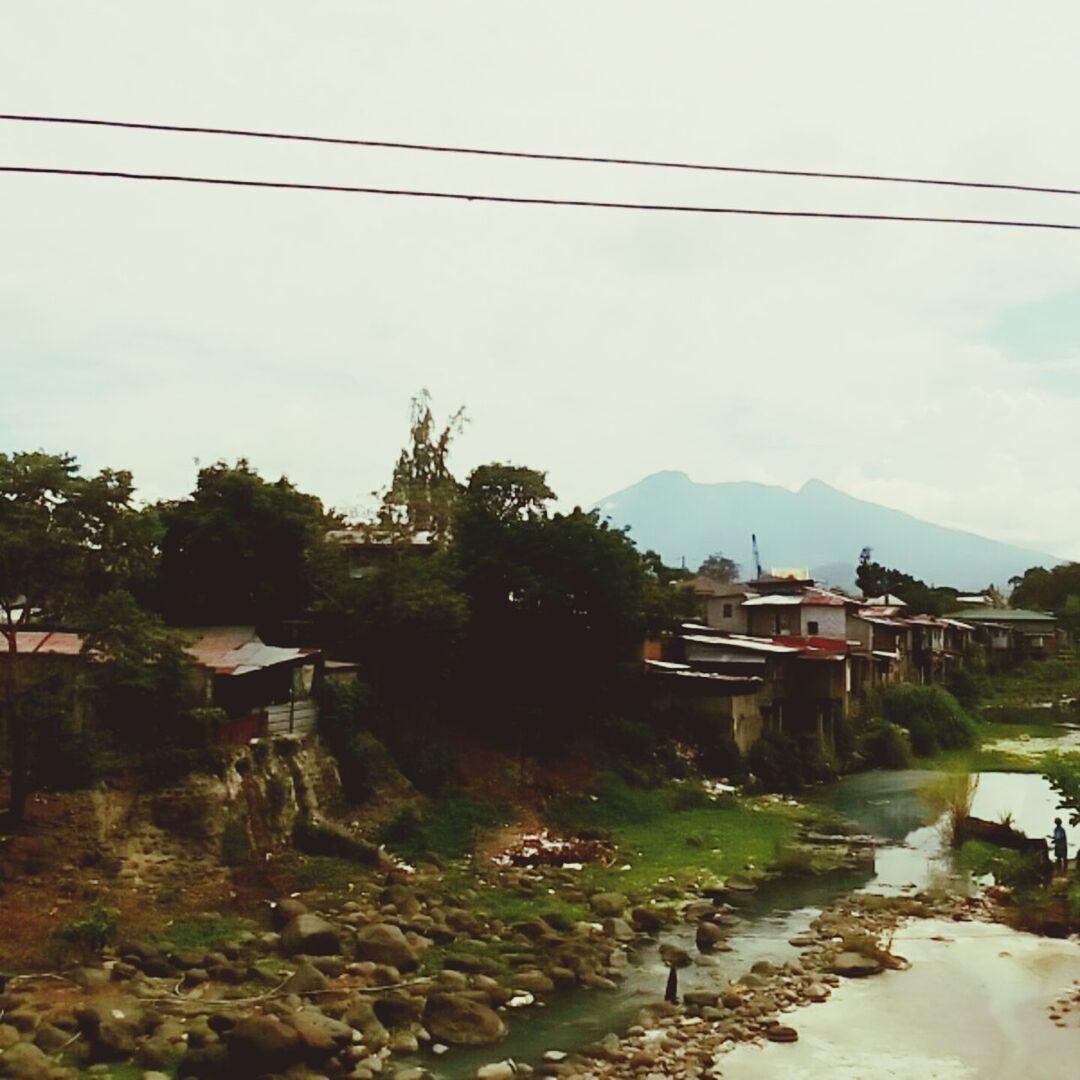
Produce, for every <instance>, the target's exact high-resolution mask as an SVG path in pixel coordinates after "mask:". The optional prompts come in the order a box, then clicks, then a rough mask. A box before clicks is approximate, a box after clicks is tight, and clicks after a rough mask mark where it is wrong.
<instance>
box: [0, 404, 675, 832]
mask: <svg viewBox="0 0 1080 1080" xmlns="http://www.w3.org/2000/svg"><path fill="white" fill-rule="evenodd" d="M463 421H464V414H463V412H460V411H459V412H458V413H456V414H454V416H453V417H451V419H450V420H449V422H447V423H446V424H445V425H443V426H441V427H440V426H439V425H438V424H437V423H436V421H435V417H434V415H433V412H432V407H431V402H430V400H429V398H428V397H427V395H426V393H425V394H421V395H418V396H417V398H416V399H415V400H414V401H413V404H412V413H411V423H410V431H409V437H408V441H407V444H406V446H405V447H404V448H403V450H402V451H401V454H400V455H399V456H398V458H397V461H396V462H395V464H394V466H393V469H392V473H391V477H390V482H389V484H388V486H387V488H386V490H385V491H383V492H381V493H380V498H379V503H378V507H377V510H376V511H375V513H374V514H373V515H371V516H370V518H369V519H367V520H366V521H364V522H361V523H359V524H358V525H357V526H356V527H357V528H358V529H359V530H360V535H361V537H364V538H367V539H368V540H369V542H370V545H371V546H372V547H377V548H378V549H379V553H380V558H379V559H378V568H377V570H376V572H373V573H370V574H363V575H361V576H354V575H353V574H351V573H350V568H349V564H348V557H347V553H346V551H345V549H344V548H343V546H342V545H341V544H339V543H336V542H335V541H334V540H332V539H328V536H327V534H328V533H329V532H331V531H332V530H335V529H341V528H343V527H345V526H346V525H348V524H349V523H348V522H347V521H346V520H345V518H344V517H343V516H342V515H341V514H340V513H338V512H336V511H334V510H332V509H330V508H327V507H326V506H324V504H323V503H322V501H321V500H320V499H319V498H318V497H317V496H315V495H312V494H309V493H306V492H303V491H301V490H299V489H298V488H297V487H296V486H295V485H294V484H292V483H291V482H290V481H289V480H288V479H286V478H285V477H282V478H280V479H277V480H267V479H264V478H263V477H262V476H260V475H259V473H258V471H257V470H256V469H255V468H254V467H253V466H252V465H251V464H250V463H249V462H247V461H245V460H240V461H237V462H235V463H231V464H230V463H226V462H217V463H215V464H213V465H209V466H206V467H203V468H201V469H199V471H198V476H197V480H196V484H195V488H194V490H193V491H192V492H191V493H190V494H189V495H187V496H185V497H184V498H180V499H175V500H166V501H162V502H158V503H155V504H153V505H148V506H141V505H139V504H137V502H136V500H135V488H134V480H133V477H132V474H131V473H130V472H126V471H116V470H110V469H105V470H102V471H101V472H99V473H98V474H97V475H95V476H85V475H83V473H82V470H81V469H80V467H79V465H78V462H77V460H76V459H75V458H74V457H73V456H72V455H70V454H46V453H43V452H31V453H11V454H0V634H2V635H3V638H4V641H5V643H6V645H7V649H6V652H5V654H4V660H5V661H6V662H5V663H4V665H3V667H4V676H3V679H4V696H3V709H4V719H5V723H4V728H5V731H6V742H7V759H8V764H9V771H10V776H11V793H10V800H9V801H10V807H11V813H12V816H13V817H14V818H16V819H18V817H19V816H20V815H21V812H22V807H23V804H24V802H25V799H26V797H27V795H28V794H29V792H30V790H31V789H32V787H33V785H34V782H35V780H34V768H33V762H32V760H31V759H32V758H33V756H34V745H33V743H34V730H35V726H36V725H37V724H38V722H39V721H40V719H41V716H40V714H41V708H42V706H41V704H40V702H41V698H42V695H41V694H35V693H31V692H30V689H29V688H28V687H26V686H23V685H21V684H20V679H19V675H18V671H19V664H18V648H19V634H20V632H21V631H25V630H27V629H31V628H37V627H49V628H68V629H74V630H78V631H80V632H81V633H82V634H83V635H84V639H85V643H86V644H85V649H86V651H87V653H88V654H89V653H91V652H92V654H93V655H94V656H95V657H96V658H99V659H100V658H107V659H109V660H111V661H112V663H110V664H100V663H94V664H87V665H86V675H85V679H86V683H87V685H88V687H89V690H90V692H91V694H92V695H93V696H96V700H97V701H98V702H99V703H100V704H102V705H103V706H104V709H103V710H102V711H104V713H105V714H106V715H105V718H106V720H107V722H109V723H110V724H112V725H113V726H114V727H116V728H118V729H125V730H126V732H127V736H128V737H130V738H142V739H144V740H145V739H158V740H160V739H162V738H165V737H166V736H168V735H170V734H172V733H173V729H174V728H175V727H176V726H177V725H181V726H185V725H186V728H187V729H188V733H189V736H190V734H191V731H192V730H194V729H195V728H197V727H198V723H197V721H198V712H199V710H197V709H195V710H192V709H191V708H186V709H185V708H183V707H182V706H181V704H179V703H180V702H181V700H182V697H183V686H184V683H185V674H184V665H185V663H187V660H186V654H185V653H184V650H183V644H184V641H185V638H184V636H183V635H182V634H180V633H178V632H177V631H178V629H179V628H183V627H194V626H206V625H248V624H250V625H254V626H255V627H256V628H257V629H258V630H259V632H260V634H262V635H263V636H264V637H265V638H266V639H267V640H270V641H275V640H276V641H282V642H284V641H286V640H292V641H297V642H298V643H303V644H317V645H321V646H322V647H323V648H325V649H326V650H327V652H328V653H329V654H330V655H333V656H335V657H338V658H341V659H348V660H355V661H356V662H357V663H358V664H359V665H360V670H361V678H362V679H363V682H364V684H365V686H366V691H365V694H364V696H363V703H362V712H363V714H364V715H363V716H362V717H360V718H359V721H358V722H363V723H365V724H370V725H372V726H378V727H381V728H382V729H383V730H385V731H389V732H394V733H395V734H396V735H397V736H398V737H405V733H409V732H411V733H414V734H415V733H423V732H427V733H429V734H430V732H432V731H433V730H437V729H439V728H442V729H453V730H460V731H463V732H469V733H472V734H476V735H478V736H482V737H484V738H486V739H495V740H500V741H502V742H504V743H506V744H507V745H510V746H513V745H517V746H518V747H520V748H523V749H526V750H528V751H529V752H539V751H542V750H543V749H544V748H545V747H546V748H549V749H553V748H555V747H557V746H558V745H559V744H560V743H561V742H563V741H565V740H567V739H570V738H574V737H577V735H578V734H580V733H581V732H583V731H590V732H597V731H600V730H601V729H602V728H603V727H604V725H605V724H606V723H608V722H609V721H613V720H614V719H615V718H617V717H619V716H625V714H626V712H627V711H628V710H631V711H632V710H633V709H634V707H635V702H634V700H633V695H632V694H631V693H630V685H631V679H630V676H631V674H632V673H633V672H634V671H635V669H636V661H637V660H638V659H639V656H640V644H641V641H642V639H643V637H645V636H646V635H647V634H651V633H658V632H660V631H661V630H663V629H665V628H667V627H669V626H672V625H674V623H675V622H676V621H677V620H678V619H680V618H683V617H685V616H687V615H688V614H690V610H691V608H690V604H691V601H690V598H689V597H688V596H687V595H686V594H685V593H683V592H682V591H681V590H677V589H674V588H672V587H671V581H672V580H673V578H674V577H677V576H678V574H677V572H675V571H670V570H669V569H668V568H666V567H664V566H663V563H662V561H661V560H660V559H659V557H658V556H656V555H655V553H651V552H641V551H639V550H638V549H637V548H636V546H635V545H634V543H633V541H632V540H631V539H630V537H629V536H628V534H627V532H626V531H624V530H621V529H616V528H612V527H610V526H609V525H608V524H607V523H606V522H605V521H603V520H602V519H601V518H600V516H599V514H598V513H597V512H596V511H589V510H583V509H581V508H580V507H577V508H574V509H573V510H572V511H570V512H567V513H560V512H555V511H553V510H552V509H551V503H552V502H553V501H554V499H555V495H554V492H553V491H552V490H551V489H550V487H549V485H548V483H547V478H546V475H545V474H544V473H543V472H542V471H539V470H535V469H531V468H526V467H523V466H518V465H510V464H504V463H491V464H487V465H483V466H480V467H479V468H477V469H475V470H473V471H472V473H471V474H470V475H469V476H467V477H465V478H464V479H458V478H457V477H456V476H455V475H454V474H453V473H452V471H451V469H450V465H449V456H450V450H451V447H452V444H453V441H454V439H455V437H456V436H457V434H458V433H459V432H460V431H461V426H462V423H463ZM417 541H421V542H417ZM301 639H303V640H301ZM357 707H358V708H361V707H360V706H357ZM121 733H123V732H121ZM188 741H191V739H190V738H189V740H188ZM40 749H41V751H42V753H44V754H49V753H56V752H59V748H58V747H56V746H55V745H54V746H53V747H51V748H50V747H42V748H40Z"/></svg>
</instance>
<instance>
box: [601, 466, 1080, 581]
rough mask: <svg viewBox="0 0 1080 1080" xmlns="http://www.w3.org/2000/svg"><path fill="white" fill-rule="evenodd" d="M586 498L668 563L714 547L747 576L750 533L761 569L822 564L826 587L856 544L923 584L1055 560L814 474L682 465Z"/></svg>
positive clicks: (1004, 575)
mask: <svg viewBox="0 0 1080 1080" xmlns="http://www.w3.org/2000/svg"><path fill="white" fill-rule="evenodd" d="M595 506H596V508H597V509H598V510H599V511H600V512H601V514H602V515H603V516H605V517H607V518H610V519H611V521H612V523H613V524H615V525H618V526H620V527H622V526H629V528H630V536H631V537H632V538H633V539H634V540H635V541H636V542H637V543H638V545H639V547H642V548H649V549H652V550H654V551H657V552H659V553H660V554H661V555H662V556H663V558H664V560H665V561H666V562H668V563H673V564H675V565H678V563H679V562H680V560H682V559H684V558H685V561H686V565H687V566H689V567H691V568H693V567H696V566H698V565H699V564H700V563H701V561H702V560H703V559H704V558H705V557H706V556H707V555H709V554H711V553H713V552H716V551H720V552H723V554H724V555H726V556H728V557H729V558H732V559H734V560H735V561H736V562H738V563H740V564H741V566H742V568H743V570H744V572H745V573H746V574H747V575H749V574H750V573H751V572H752V569H753V556H752V553H751V545H750V536H751V534H752V533H756V534H757V537H758V543H759V545H760V548H761V554H762V564H763V566H764V567H765V568H766V569H768V568H769V567H777V566H789V567H805V568H807V569H811V570H814V569H817V570H818V571H827V572H825V573H821V574H820V577H821V579H822V580H825V581H829V582H830V583H831V584H833V585H848V584H851V582H852V581H853V580H854V573H855V564H856V562H857V560H858V555H859V552H860V551H861V549H862V548H863V547H869V548H871V549H872V550H873V552H874V559H875V560H876V561H877V562H881V563H884V564H885V565H887V566H892V567H895V568H897V569H899V570H903V571H904V572H906V573H909V574H913V575H914V576H915V577H918V578H922V579H923V580H924V581H926V582H927V583H928V584H937V585H953V586H955V587H957V588H960V589H982V588H986V587H987V586H989V585H991V584H994V585H997V586H999V587H1002V588H1003V587H1005V586H1006V585H1007V582H1008V579H1009V578H1010V577H1013V576H1015V575H1018V574H1022V573H1023V572H1024V571H1025V570H1027V569H1028V568H1029V567H1031V566H1037V565H1043V566H1054V565H1057V564H1058V563H1061V562H1063V561H1064V560H1062V559H1059V558H1058V557H1056V556H1054V555H1050V554H1048V553H1046V552H1041V551H1036V550H1034V549H1031V548H1025V547H1022V546H1020V545H1017V544H1010V543H1006V542H1005V541H1002V540H994V539H992V538H989V537H985V536H981V535H980V534H978V533H974V532H970V531H968V530H965V529H954V528H950V527H949V526H945V525H937V524H935V523H933V522H929V521H925V520H923V519H921V518H917V517H915V516H914V515H912V514H909V513H907V512H906V511H903V510H896V509H893V508H892V507H887V506H882V505H880V504H879V503H873V502H869V501H867V500H865V499H859V498H857V497H856V496H854V495H849V494H848V493H847V492H845V491H841V490H840V489H839V488H835V487H833V486H832V485H831V484H828V483H826V482H825V481H824V480H819V479H817V478H811V479H808V480H807V481H805V482H804V483H803V484H802V486H801V487H799V488H798V490H796V491H792V490H790V489H789V488H785V487H781V486H780V485H778V484H761V483H757V482H755V481H752V480H736V481H719V482H713V483H699V482H697V481H695V480H691V479H690V477H689V475H688V474H687V473H685V472H683V471H681V470H675V469H664V470H660V471H658V472H655V473H651V474H650V475H648V476H646V477H643V478H642V479H641V480H639V481H638V482H637V483H636V484H632V485H630V486H629V487H626V488H623V489H622V490H620V491H617V492H614V493H613V494H611V495H608V496H607V497H605V498H603V499H601V500H599V502H597V503H596V504H595ZM845 569H846V570H848V571H849V573H847V574H846V575H845V574H844V572H843V571H844V570H845ZM838 579H840V580H838Z"/></svg>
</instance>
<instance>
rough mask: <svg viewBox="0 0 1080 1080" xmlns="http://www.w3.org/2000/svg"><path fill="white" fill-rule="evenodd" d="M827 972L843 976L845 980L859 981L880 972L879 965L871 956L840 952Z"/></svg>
mask: <svg viewBox="0 0 1080 1080" xmlns="http://www.w3.org/2000/svg"><path fill="white" fill-rule="evenodd" d="M829 970H830V971H832V972H833V974H835V975H843V976H844V978H846V979H861V978H864V977H865V976H867V975H877V974H878V973H879V972H880V971H881V964H880V962H879V961H877V960H875V959H874V958H873V957H872V956H863V954H862V953H857V952H842V953H840V954H839V955H838V956H837V957H836V959H835V960H834V961H833V962H832V967H831V968H830V969H829Z"/></svg>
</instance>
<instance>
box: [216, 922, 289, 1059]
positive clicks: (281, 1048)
mask: <svg viewBox="0 0 1080 1080" xmlns="http://www.w3.org/2000/svg"><path fill="white" fill-rule="evenodd" d="M301 917H302V916H301ZM226 1038H227V1041H228V1045H229V1053H230V1056H231V1057H232V1058H235V1059H236V1064H237V1066H238V1067H237V1070H236V1071H237V1073H238V1074H239V1075H241V1076H242V1075H244V1070H245V1069H246V1070H247V1071H248V1072H250V1073H252V1074H254V1075H256V1076H257V1075H259V1073H261V1072H264V1071H265V1072H278V1071H284V1068H285V1067H286V1066H288V1064H289V1063H291V1062H293V1061H296V1060H297V1059H298V1057H299V1056H300V1050H301V1042H300V1035H299V1034H298V1033H297V1031H296V1029H295V1028H293V1027H291V1026H290V1025H288V1024H284V1023H282V1022H281V1021H280V1020H278V1019H276V1018H275V1017H273V1016H247V1017H245V1018H244V1019H243V1020H241V1021H240V1022H239V1023H238V1024H237V1025H236V1027H234V1028H233V1029H232V1031H230V1032H229V1034H228V1035H227V1036H226Z"/></svg>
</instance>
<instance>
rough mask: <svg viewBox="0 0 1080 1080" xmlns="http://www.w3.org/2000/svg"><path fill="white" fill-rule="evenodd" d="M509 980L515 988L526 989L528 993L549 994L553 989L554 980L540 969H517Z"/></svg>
mask: <svg viewBox="0 0 1080 1080" xmlns="http://www.w3.org/2000/svg"><path fill="white" fill-rule="evenodd" d="M510 982H511V984H512V986H513V988H514V989H515V990H527V991H528V992H529V993H530V994H550V993H551V992H552V991H553V990H554V989H555V980H554V979H551V978H549V977H548V976H547V975H545V974H544V973H543V972H542V971H517V972H515V973H514V975H513V977H512V978H511V979H510Z"/></svg>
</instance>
